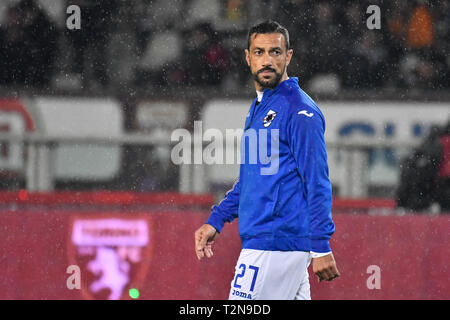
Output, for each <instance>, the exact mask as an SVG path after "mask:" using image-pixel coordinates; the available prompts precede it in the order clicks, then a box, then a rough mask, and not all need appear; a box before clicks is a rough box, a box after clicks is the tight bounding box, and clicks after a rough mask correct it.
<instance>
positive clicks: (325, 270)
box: [312, 253, 340, 282]
mask: <svg viewBox="0 0 450 320" xmlns="http://www.w3.org/2000/svg"><path fill="white" fill-rule="evenodd" d="M312 268H313V272H314V273H315V274H316V275H317V276H318V277H319V282H320V281H322V280H327V281H331V280H333V279H334V278H337V277H339V276H340V273H339V271H338V269H337V267H336V261H334V257H333V254H332V253H330V254H328V255H326V256H323V257H320V258H313V259H312Z"/></svg>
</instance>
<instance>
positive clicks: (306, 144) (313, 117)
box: [287, 105, 335, 253]
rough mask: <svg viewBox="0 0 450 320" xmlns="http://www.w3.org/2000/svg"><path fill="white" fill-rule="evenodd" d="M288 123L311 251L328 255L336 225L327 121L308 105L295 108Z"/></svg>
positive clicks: (289, 138)
mask: <svg viewBox="0 0 450 320" xmlns="http://www.w3.org/2000/svg"><path fill="white" fill-rule="evenodd" d="M287 121H288V124H287V136H288V143H289V146H290V150H291V152H292V154H293V155H294V158H295V161H296V165H297V171H298V173H299V175H300V178H301V179H302V181H303V183H304V186H305V189H304V190H305V198H306V201H307V204H308V209H309V224H310V232H311V243H312V250H311V251H314V252H318V253H321V252H329V251H331V249H330V244H329V239H330V238H331V235H332V234H333V233H334V230H335V226H334V222H333V220H332V216H331V206H332V194H331V182H330V179H329V177H328V163H327V152H326V145H325V138H324V133H325V121H324V119H323V116H322V114H321V113H320V111H318V110H317V109H315V108H312V107H310V106H305V105H303V106H300V107H298V108H293V110H292V112H291V113H290V114H289V116H288V120H287Z"/></svg>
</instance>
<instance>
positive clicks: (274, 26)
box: [247, 20, 290, 50]
mask: <svg viewBox="0 0 450 320" xmlns="http://www.w3.org/2000/svg"><path fill="white" fill-rule="evenodd" d="M254 33H256V34H267V33H281V34H282V35H283V36H284V43H285V45H286V50H289V49H290V45H289V32H288V31H287V29H286V28H285V27H283V26H282V25H281V24H279V23H278V22H276V21H273V20H267V21H264V22H261V23H259V24H257V25H255V26H253V27H251V28H250V31H249V32H248V39H247V49H250V41H251V36H252V34H254Z"/></svg>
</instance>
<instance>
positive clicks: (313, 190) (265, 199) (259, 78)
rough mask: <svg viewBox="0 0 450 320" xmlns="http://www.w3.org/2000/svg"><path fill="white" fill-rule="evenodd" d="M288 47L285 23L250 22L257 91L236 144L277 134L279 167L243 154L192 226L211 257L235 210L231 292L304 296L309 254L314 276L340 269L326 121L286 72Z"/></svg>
mask: <svg viewBox="0 0 450 320" xmlns="http://www.w3.org/2000/svg"><path fill="white" fill-rule="evenodd" d="M292 54H293V51H292V50H291V49H290V47H289V34H288V31H287V30H286V29H285V28H284V27H282V26H281V25H280V24H278V23H277V22H275V21H266V22H263V23H261V24H258V25H256V26H254V27H253V28H251V29H250V31H249V35H248V48H247V49H246V50H245V56H246V60H247V63H248V65H249V67H250V71H251V73H252V75H253V77H254V83H255V89H256V92H257V98H256V99H255V100H254V101H253V104H252V106H251V107H250V112H249V114H248V116H247V119H246V122H245V129H244V134H243V138H242V141H241V146H242V145H245V150H255V149H256V150H258V151H260V150H259V149H260V148H263V147H265V146H264V143H266V144H271V143H272V144H273V143H275V142H274V141H277V146H278V148H277V149H278V150H275V152H274V154H271V156H277V157H278V167H277V168H276V170H269V171H268V170H263V169H267V163H265V162H264V161H261V160H260V161H257V163H248V161H245V160H246V159H247V156H248V155H245V154H244V155H243V159H244V161H242V160H241V166H240V173H239V179H238V180H237V182H236V183H235V184H234V186H233V188H232V189H231V190H230V191H229V192H228V193H227V194H226V196H225V199H224V200H223V201H222V202H220V204H219V205H216V206H213V208H212V212H211V215H210V217H209V219H208V221H207V222H206V223H205V224H204V225H203V226H201V227H200V228H199V229H198V230H197V231H196V232H195V236H194V237H195V251H196V254H197V257H198V259H199V260H201V259H202V258H204V257H205V256H206V257H208V258H211V257H212V255H213V253H212V244H213V242H214V240H215V239H216V238H217V236H218V235H219V233H220V232H221V230H222V228H223V226H224V224H225V222H231V221H233V220H234V219H235V218H239V234H240V237H241V240H242V251H241V254H240V256H239V259H238V262H237V264H236V270H235V277H234V279H233V280H232V282H231V290H230V294H229V299H263V300H266V299H270V300H272V299H274V300H279V299H290V300H293V299H310V298H311V296H310V286H309V279H308V271H307V268H308V266H309V264H310V262H311V259H312V267H313V271H314V273H315V274H316V275H317V276H318V278H319V281H322V280H327V281H331V280H333V279H334V278H336V277H338V276H339V271H338V270H337V268H336V263H335V260H334V257H333V254H332V253H331V248H330V245H329V239H330V237H331V235H332V234H333V233H334V223H333V220H332V216H331V201H332V199H331V183H330V180H329V177H328V164H327V154H326V146H325V141H324V131H325V121H324V117H323V114H322V112H321V111H320V110H319V108H318V107H317V105H316V104H315V103H314V101H313V100H312V99H311V98H310V97H309V96H308V95H307V94H306V93H305V92H303V90H302V89H300V87H299V85H298V79H297V78H294V77H291V78H290V77H288V75H287V70H286V69H287V66H288V65H289V63H290V61H291V58H292ZM250 130H254V131H255V132H257V133H260V132H261V131H264V130H266V137H267V138H266V139H265V140H264V142H261V139H262V138H261V135H260V134H256V137H257V140H256V141H252V140H251V139H249V140H247V139H246V132H248V131H250ZM252 143H253V144H254V145H253V146H252V145H251V144H252ZM267 148H268V147H267ZM270 150H271V151H272V150H273V149H272V148H271V149H270ZM258 154H261V153H258ZM265 154H266V153H265Z"/></svg>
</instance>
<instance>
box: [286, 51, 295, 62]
mask: <svg viewBox="0 0 450 320" xmlns="http://www.w3.org/2000/svg"><path fill="white" fill-rule="evenodd" d="M293 54H294V50H292V49H289V50H288V51H287V52H286V66H288V65H289V63H291V59H292V55H293Z"/></svg>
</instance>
